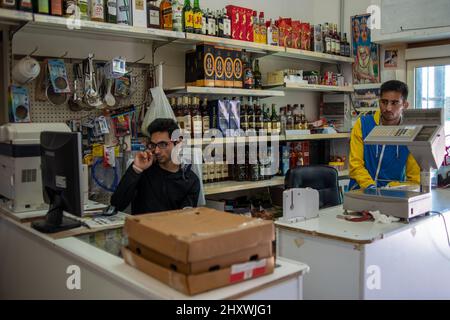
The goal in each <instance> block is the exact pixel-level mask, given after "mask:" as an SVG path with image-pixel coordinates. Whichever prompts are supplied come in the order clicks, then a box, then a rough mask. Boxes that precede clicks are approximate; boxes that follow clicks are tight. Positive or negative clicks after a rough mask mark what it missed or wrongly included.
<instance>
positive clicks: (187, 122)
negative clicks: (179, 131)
mask: <svg viewBox="0 0 450 320" xmlns="http://www.w3.org/2000/svg"><path fill="white" fill-rule="evenodd" d="M191 101H192V100H191V98H190V97H184V98H183V117H184V130H185V135H186V137H187V138H189V137H190V136H191V132H192V119H191V108H190V106H191Z"/></svg>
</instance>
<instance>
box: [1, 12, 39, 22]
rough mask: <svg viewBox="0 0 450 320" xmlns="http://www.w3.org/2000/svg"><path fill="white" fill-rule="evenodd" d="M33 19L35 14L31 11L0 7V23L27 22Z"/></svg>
mask: <svg viewBox="0 0 450 320" xmlns="http://www.w3.org/2000/svg"><path fill="white" fill-rule="evenodd" d="M32 20H33V14H32V13H31V12H24V11H18V10H10V9H1V8H0V25H2V24H8V25H9V24H17V23H18V22H27V21H32Z"/></svg>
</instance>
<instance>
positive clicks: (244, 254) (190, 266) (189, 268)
mask: <svg viewBox="0 0 450 320" xmlns="http://www.w3.org/2000/svg"><path fill="white" fill-rule="evenodd" d="M128 249H129V250H131V251H132V252H133V253H134V254H136V255H138V256H140V257H142V258H144V259H146V260H148V261H150V262H152V263H156V264H157V265H159V266H161V267H164V268H167V269H170V270H173V271H175V272H178V273H182V274H200V273H205V272H209V271H217V270H222V269H226V268H229V267H230V266H231V265H233V264H237V263H244V262H250V261H255V260H260V259H264V258H270V257H271V256H272V255H273V253H272V243H271V242H267V243H262V244H259V245H257V246H255V247H252V248H247V249H243V250H240V251H238V252H233V253H230V254H227V255H224V256H220V257H215V258H212V259H207V260H202V261H198V262H192V263H185V262H181V261H177V260H175V259H173V258H171V257H168V256H167V255H164V254H162V253H160V252H158V251H155V250H153V249H150V248H148V247H146V246H144V245H142V244H140V243H139V242H136V241H135V240H133V239H131V238H130V239H129V241H128Z"/></svg>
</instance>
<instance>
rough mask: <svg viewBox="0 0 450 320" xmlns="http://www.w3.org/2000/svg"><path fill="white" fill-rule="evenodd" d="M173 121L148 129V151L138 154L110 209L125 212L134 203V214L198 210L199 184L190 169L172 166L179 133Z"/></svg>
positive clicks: (159, 121)
mask: <svg viewBox="0 0 450 320" xmlns="http://www.w3.org/2000/svg"><path fill="white" fill-rule="evenodd" d="M178 129H179V128H178V125H177V124H176V122H175V121H174V120H172V119H156V120H154V121H153V122H152V123H151V124H150V125H149V127H148V133H149V135H150V141H149V143H148V149H147V150H145V151H143V152H138V153H137V154H136V156H135V158H134V162H133V164H132V165H131V166H130V167H129V168H128V170H127V171H126V172H125V174H124V176H123V177H122V179H121V181H120V183H119V186H118V187H117V189H116V191H115V192H114V194H113V195H112V197H111V205H112V206H114V207H116V209H117V210H120V211H123V210H124V209H125V208H126V207H128V205H129V204H130V203H131V213H132V214H142V213H150V212H160V211H167V210H176V209H182V208H184V207H196V206H197V201H198V198H199V193H200V181H199V179H198V177H197V176H196V175H195V173H194V172H192V171H191V168H190V166H181V165H179V164H176V163H174V162H173V159H172V150H173V149H174V147H175V145H176V144H177V142H178V141H176V140H175V141H174V140H172V134H173V132H174V131H175V130H178Z"/></svg>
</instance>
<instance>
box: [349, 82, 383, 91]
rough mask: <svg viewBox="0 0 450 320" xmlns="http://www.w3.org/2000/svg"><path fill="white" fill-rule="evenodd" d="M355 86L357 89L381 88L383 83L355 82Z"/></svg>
mask: <svg viewBox="0 0 450 320" xmlns="http://www.w3.org/2000/svg"><path fill="white" fill-rule="evenodd" d="M353 88H354V89H355V90H364V89H380V88H381V83H365V84H354V85H353Z"/></svg>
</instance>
